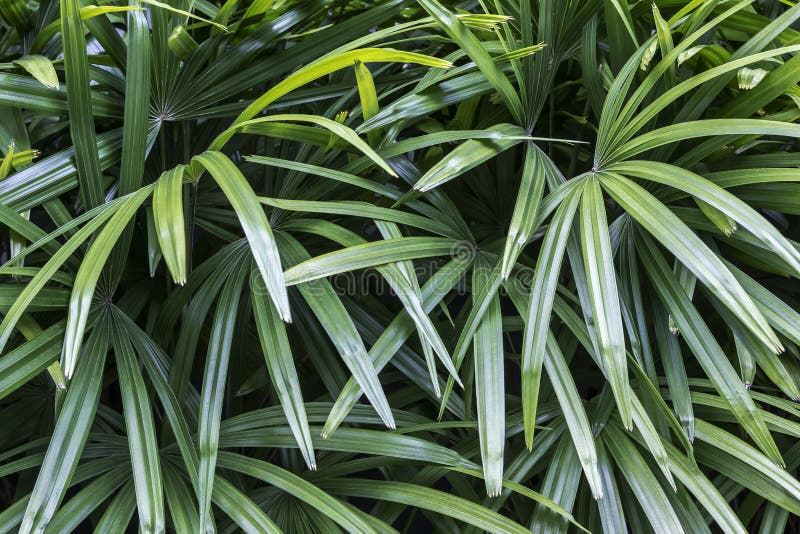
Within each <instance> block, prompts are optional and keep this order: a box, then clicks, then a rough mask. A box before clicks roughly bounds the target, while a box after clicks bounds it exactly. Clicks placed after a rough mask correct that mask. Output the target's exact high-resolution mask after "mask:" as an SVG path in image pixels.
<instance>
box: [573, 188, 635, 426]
mask: <svg viewBox="0 0 800 534" xmlns="http://www.w3.org/2000/svg"><path fill="white" fill-rule="evenodd" d="M604 203H605V201H604V199H603V191H602V189H601V188H600V181H599V180H598V179H597V178H594V177H592V178H590V179H588V180H586V183H585V186H584V190H583V195H582V197H581V216H580V221H581V245H582V250H583V261H584V266H585V268H586V281H587V285H588V289H589V297H590V299H591V302H590V304H591V307H592V315H593V316H594V320H595V324H594V327H595V332H596V333H597V341H598V343H599V349H600V356H601V358H602V362H603V366H604V368H605V370H606V373H607V374H608V380H609V383H610V384H611V389H612V391H613V392H614V398H615V399H616V401H617V409H618V410H619V413H620V417H621V418H622V423H623V425H625V427H626V428H631V427H632V421H631V418H632V415H631V398H630V397H631V392H630V386H629V384H628V371H627V369H628V366H627V358H626V356H625V334H624V330H623V328H622V312H621V310H620V303H619V293H618V291H617V281H616V275H615V269H614V257H613V254H612V252H611V243H610V241H609V232H608V223H607V221H606V210H605V205H604Z"/></svg>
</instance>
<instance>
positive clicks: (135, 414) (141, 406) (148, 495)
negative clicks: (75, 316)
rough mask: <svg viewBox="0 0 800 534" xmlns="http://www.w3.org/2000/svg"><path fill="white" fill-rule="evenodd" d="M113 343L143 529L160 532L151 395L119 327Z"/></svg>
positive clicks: (161, 504) (161, 512)
mask: <svg viewBox="0 0 800 534" xmlns="http://www.w3.org/2000/svg"><path fill="white" fill-rule="evenodd" d="M113 345H114V354H115V356H116V360H117V375H118V376H119V387H120V392H121V394H122V407H123V410H124V414H125V427H126V429H127V434H128V446H129V448H130V453H131V467H132V470H133V482H134V489H135V493H136V504H137V511H138V513H139V525H140V528H141V530H142V531H143V532H161V531H163V530H164V529H165V528H166V526H165V525H166V522H165V518H164V493H163V489H162V483H161V465H160V461H159V450H158V441H157V439H156V430H155V425H154V422H153V413H152V407H151V405H150V397H149V396H148V394H147V389H146V387H145V383H144V378H143V377H142V373H141V370H140V369H139V362H138V361H137V360H136V357H135V355H134V352H133V347H132V346H131V344H130V341H129V340H128V339H127V338H125V336H124V335H123V334H122V333H121V332H119V329H117V328H115V329H114V335H113Z"/></svg>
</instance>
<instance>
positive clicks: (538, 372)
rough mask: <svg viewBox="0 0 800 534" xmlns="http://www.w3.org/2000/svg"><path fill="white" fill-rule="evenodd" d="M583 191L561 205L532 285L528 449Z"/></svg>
mask: <svg viewBox="0 0 800 534" xmlns="http://www.w3.org/2000/svg"><path fill="white" fill-rule="evenodd" d="M581 193H582V188H574V189H573V190H572V192H571V194H570V195H569V196H568V197H567V198H566V199H565V200H564V201H563V202H562V203H561V205H560V206H559V208H558V210H557V211H556V213H555V215H554V216H553V219H552V221H551V222H550V226H549V227H548V229H547V233H546V234H545V236H544V241H543V243H542V248H541V250H540V252H539V258H538V260H537V261H536V269H535V271H534V273H533V280H532V281H531V294H530V299H529V301H528V307H527V312H528V313H527V317H526V319H525V330H524V332H523V338H522V354H521V356H520V358H521V362H522V363H521V365H522V413H523V421H524V425H525V445H526V446H527V447H528V449H529V450H530V449H531V446H532V444H533V436H534V429H535V425H536V410H537V406H538V403H539V387H540V381H541V376H542V364H543V363H544V360H545V345H546V343H547V335H548V332H549V325H550V317H551V314H552V309H553V299H554V297H555V294H556V286H557V282H558V277H559V273H560V272H561V262H562V260H563V258H564V250H565V249H566V246H567V239H568V237H569V234H570V231H571V230H572V227H573V219H574V217H575V212H576V211H577V209H578V203H579V201H580V198H581Z"/></svg>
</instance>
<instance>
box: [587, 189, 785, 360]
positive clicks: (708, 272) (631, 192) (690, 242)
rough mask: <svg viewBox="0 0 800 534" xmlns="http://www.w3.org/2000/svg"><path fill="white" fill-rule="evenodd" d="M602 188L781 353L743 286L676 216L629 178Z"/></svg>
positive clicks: (772, 333)
mask: <svg viewBox="0 0 800 534" xmlns="http://www.w3.org/2000/svg"><path fill="white" fill-rule="evenodd" d="M602 184H603V187H604V188H605V189H606V190H607V191H608V192H609V193H610V194H611V196H612V197H613V198H614V200H616V201H617V202H618V203H619V204H620V205H621V206H622V207H623V208H624V209H625V211H627V212H628V213H629V214H630V215H631V216H632V217H633V218H634V219H636V221H637V222H638V223H639V224H641V225H642V226H643V227H644V228H645V229H647V231H648V232H650V233H651V234H652V235H653V236H654V237H655V238H656V239H658V241H659V242H661V243H662V244H663V245H664V246H666V247H667V248H668V249H669V251H670V252H672V254H674V255H675V257H676V258H677V259H678V261H680V262H681V263H683V264H684V265H685V266H686V267H688V268H689V269H690V270H691V271H692V272H693V273H694V274H695V276H697V279H698V280H699V281H700V282H702V283H703V284H704V285H705V286H707V287H708V288H709V289H710V290H711V291H712V292H713V293H714V295H715V296H717V298H719V299H720V300H721V301H722V302H723V303H724V304H725V306H727V307H728V309H730V310H731V311H732V312H733V313H734V314H735V315H736V316H737V317H738V318H739V319H740V320H741V321H742V322H743V323H744V324H745V325H747V327H748V328H749V329H750V330H751V331H752V332H753V333H755V334H756V335H757V336H758V337H759V339H761V340H762V341H763V342H765V343H766V344H767V346H768V347H770V348H771V349H772V350H774V351H776V352H779V351H780V350H781V344H780V341H779V340H778V339H777V337H776V336H775V333H774V332H772V329H771V328H770V327H769V324H767V321H766V319H764V317H763V315H762V314H761V312H759V311H758V308H756V306H755V304H753V303H752V300H751V299H750V298H749V297H748V296H747V294H746V293H745V291H744V289H742V287H741V285H740V284H739V283H738V282H737V281H736V279H735V278H734V277H733V275H732V274H731V273H730V271H729V270H728V269H727V268H726V267H725V265H724V264H723V263H722V262H721V261H720V259H719V258H718V257H717V255H716V254H714V253H713V252H712V251H711V250H710V249H709V248H708V246H707V245H706V244H705V243H703V241H702V240H701V239H700V238H699V237H697V235H695V234H694V232H692V231H691V230H690V229H689V228H688V227H687V226H686V225H685V224H684V223H683V222H681V221H680V219H678V217H677V216H675V214H674V213H672V212H671V211H670V210H669V209H668V208H667V207H666V206H664V205H663V204H661V203H660V202H659V201H658V200H657V199H656V198H655V197H654V196H653V195H651V194H650V193H648V192H647V191H646V190H645V189H644V188H642V187H641V186H639V185H637V184H636V183H634V182H633V181H631V180H628V179H627V178H624V177H622V176H619V175H611V174H608V175H603V177H602ZM684 294H685V293H684Z"/></svg>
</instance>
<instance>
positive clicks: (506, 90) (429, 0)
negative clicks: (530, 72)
mask: <svg viewBox="0 0 800 534" xmlns="http://www.w3.org/2000/svg"><path fill="white" fill-rule="evenodd" d="M418 3H419V4H420V5H421V6H422V7H423V8H424V9H425V11H427V12H428V13H429V14H430V15H431V16H432V17H433V18H434V19H435V20H436V22H438V23H439V25H440V26H441V28H442V29H443V30H444V31H445V33H447V35H448V36H449V37H450V38H451V39H452V40H453V41H454V42H455V43H456V44H457V45H458V46H460V47H461V48H462V49H463V50H464V52H466V53H467V55H468V56H469V57H470V59H471V60H472V61H474V62H475V65H476V66H477V67H478V68H479V69H480V71H481V72H482V73H483V75H484V76H485V77H486V79H487V80H488V81H489V83H490V84H492V87H494V88H495V90H497V92H498V93H499V95H500V98H501V99H502V100H503V102H504V103H505V104H506V106H507V107H508V109H509V111H510V112H511V115H512V116H513V117H514V119H515V120H516V121H517V122H522V118H523V109H522V103H521V102H520V100H519V96H517V92H516V91H515V90H514V87H513V86H512V85H511V82H509V81H508V78H506V76H505V74H504V73H503V71H502V70H500V69H499V68H498V67H497V65H496V64H495V62H494V61H493V60H492V58H491V56H490V55H489V54H488V53H487V52H486V49H485V48H484V47H483V44H482V43H481V42H480V41H479V40H478V38H477V37H475V35H474V34H473V33H472V32H471V31H470V30H469V29H468V28H467V27H466V26H465V25H464V24H463V23H462V22H461V21H460V20H459V19H458V17H456V16H455V15H454V14H453V13H451V12H450V11H448V10H447V9H446V8H445V7H444V6H443V5H442V4H440V3H439V2H437V1H436V0H418Z"/></svg>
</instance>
